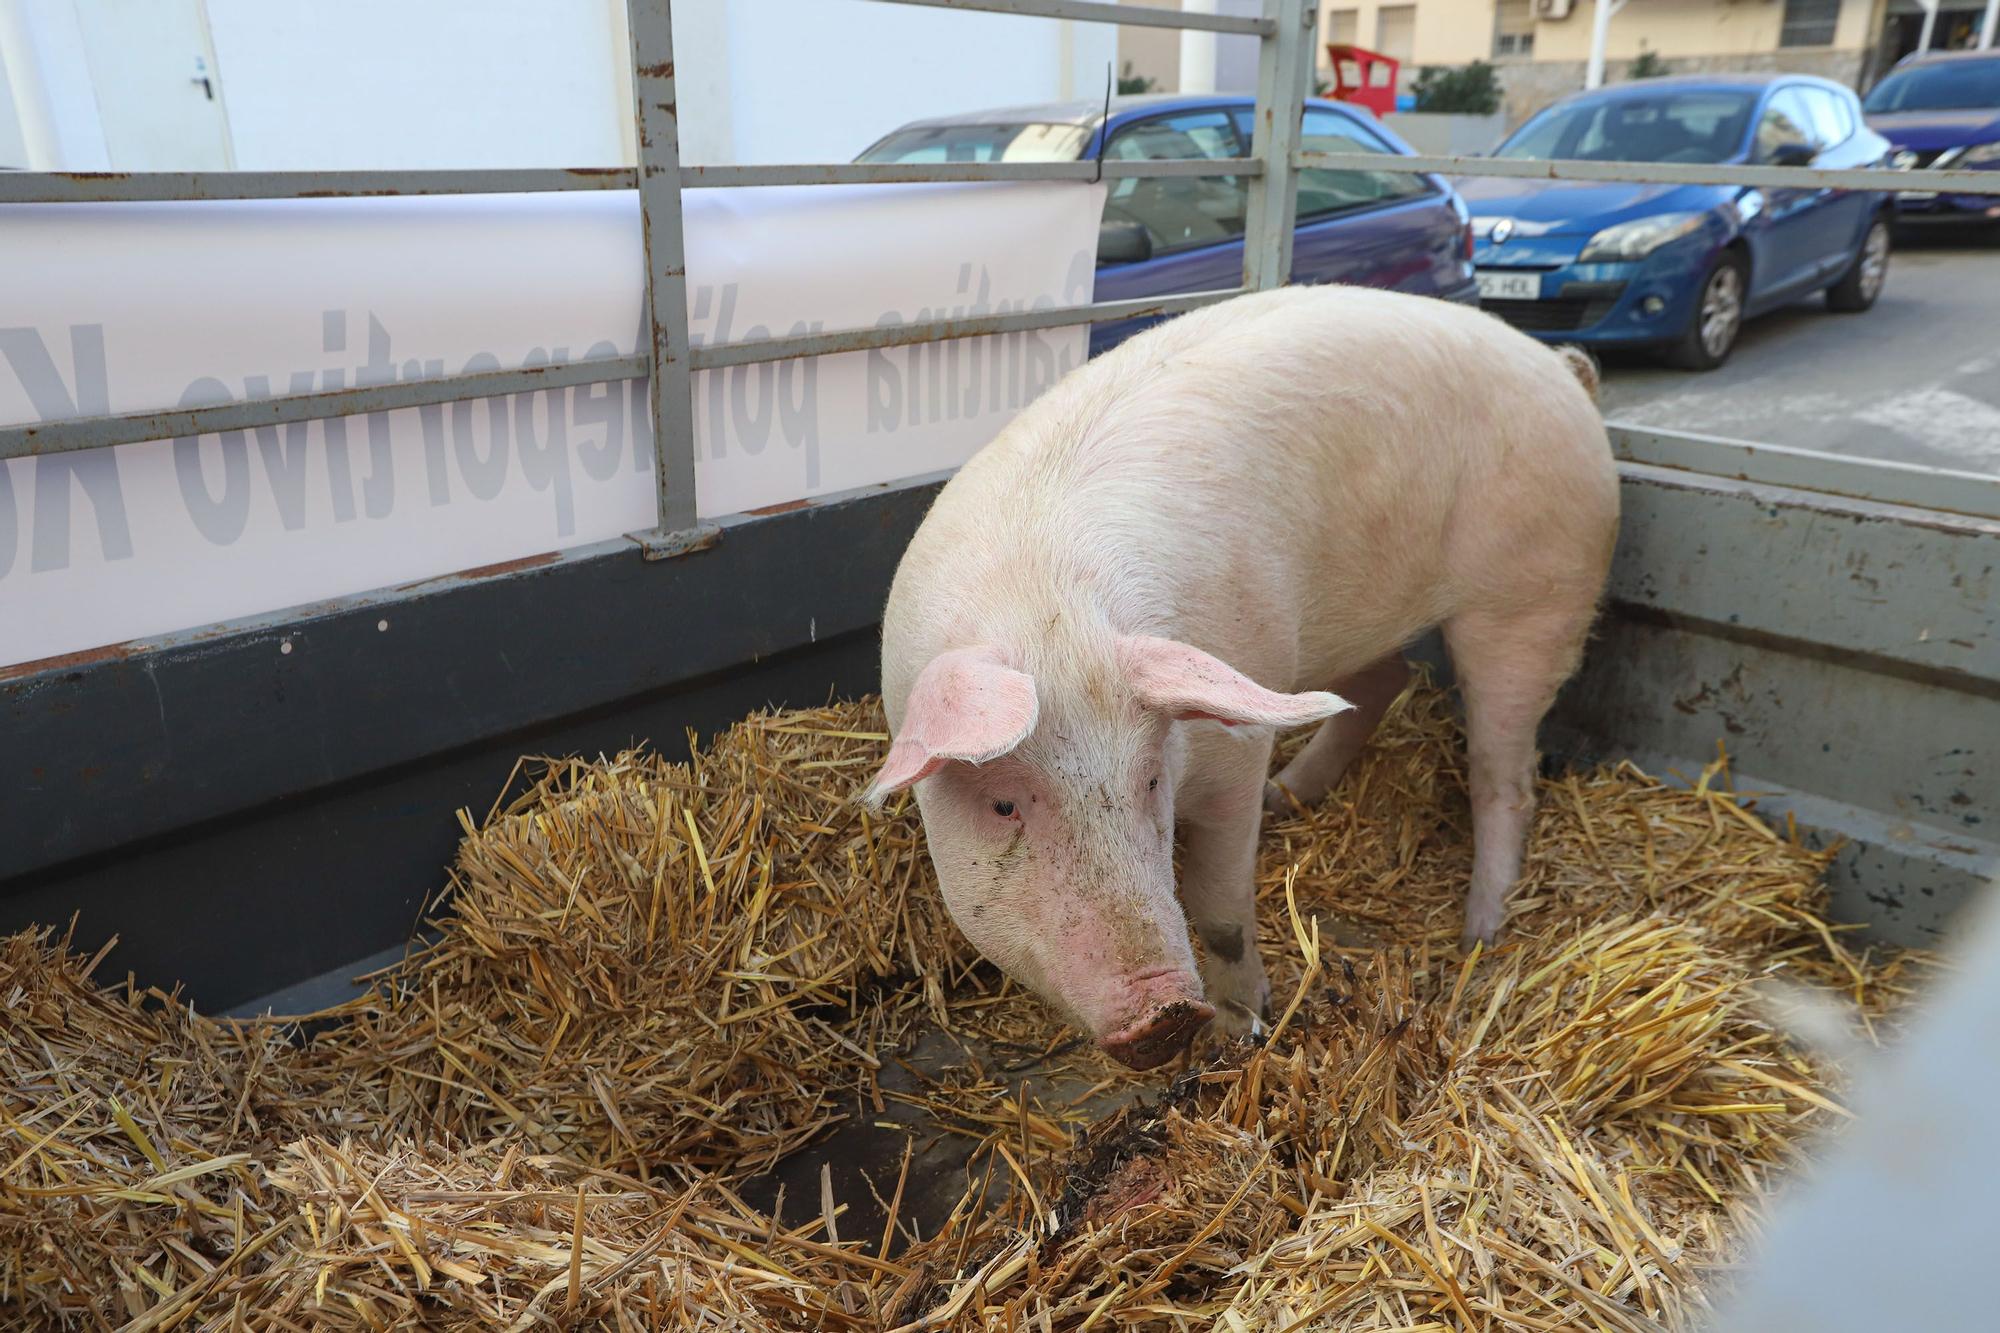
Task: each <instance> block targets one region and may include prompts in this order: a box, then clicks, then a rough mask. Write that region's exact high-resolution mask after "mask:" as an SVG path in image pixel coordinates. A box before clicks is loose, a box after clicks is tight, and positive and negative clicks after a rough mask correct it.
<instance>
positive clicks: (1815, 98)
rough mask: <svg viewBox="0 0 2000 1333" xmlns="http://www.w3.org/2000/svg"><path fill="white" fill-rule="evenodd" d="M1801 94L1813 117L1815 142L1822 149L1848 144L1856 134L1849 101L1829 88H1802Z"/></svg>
mask: <svg viewBox="0 0 2000 1333" xmlns="http://www.w3.org/2000/svg"><path fill="white" fill-rule="evenodd" d="M1799 93H1800V95H1801V96H1802V97H1803V98H1804V99H1805V104H1806V111H1807V113H1808V114H1809V115H1811V116H1812V135H1813V142H1814V143H1816V144H1818V145H1819V146H1820V147H1821V148H1832V147H1833V146H1834V145H1836V144H1843V143H1846V142H1847V140H1848V138H1849V137H1850V136H1851V135H1852V134H1853V133H1854V119H1853V112H1852V111H1851V109H1850V108H1849V107H1848V105H1847V99H1846V98H1845V97H1842V96H1841V95H1840V94H1839V93H1836V92H1834V91H1832V90H1831V89H1827V88H1801V89H1799Z"/></svg>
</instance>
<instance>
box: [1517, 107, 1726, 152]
mask: <svg viewBox="0 0 2000 1333" xmlns="http://www.w3.org/2000/svg"><path fill="white" fill-rule="evenodd" d="M1755 106H1756V98H1755V97H1753V96H1752V95H1751V94H1749V93H1727V92H1717V93H1653V94H1646V95H1639V96H1623V97H1607V98H1600V99H1594V100H1591V101H1586V102H1575V103H1572V104H1570V105H1568V106H1557V107H1550V108H1549V109H1548V110H1547V111H1544V112H1543V113H1542V114H1541V115H1539V116H1537V117H1535V118H1534V119H1533V120H1531V121H1529V122H1528V123H1527V124H1526V125H1523V126H1522V127H1521V128H1520V129H1519V130H1517V131H1515V133H1514V136H1513V137H1512V138H1510V139H1508V140H1507V142H1505V143H1503V144H1501V145H1500V147H1499V149H1498V150H1496V152H1495V153H1494V156H1496V157H1543V158H1582V159H1584V160H1585V161H1597V162H1722V161H1726V160H1727V159H1729V158H1732V157H1734V156H1736V154H1737V153H1738V152H1739V151H1741V149H1742V147H1743V131H1744V130H1745V129H1746V128H1747V127H1748V125H1749V123H1750V113H1751V111H1752V110H1753V109H1754V108H1755Z"/></svg>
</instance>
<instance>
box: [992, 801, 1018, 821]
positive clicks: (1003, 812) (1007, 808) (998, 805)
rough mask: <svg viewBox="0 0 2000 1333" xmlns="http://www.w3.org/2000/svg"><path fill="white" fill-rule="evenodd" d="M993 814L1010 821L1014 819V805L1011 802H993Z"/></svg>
mask: <svg viewBox="0 0 2000 1333" xmlns="http://www.w3.org/2000/svg"><path fill="white" fill-rule="evenodd" d="M993 813H994V814H996V815H998V816H1000V818H1002V819H1012V818H1013V817H1014V803H1013V802H1012V801H995V802H994V803H993Z"/></svg>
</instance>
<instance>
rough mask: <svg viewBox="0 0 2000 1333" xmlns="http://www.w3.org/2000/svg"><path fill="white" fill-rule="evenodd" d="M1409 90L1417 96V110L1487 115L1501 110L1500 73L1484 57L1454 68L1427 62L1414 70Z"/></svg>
mask: <svg viewBox="0 0 2000 1333" xmlns="http://www.w3.org/2000/svg"><path fill="white" fill-rule="evenodd" d="M1410 91H1411V93H1413V94H1415V96H1416V99H1417V110H1419V111H1441V112H1454V113H1457V114H1460V115H1470V116H1490V115H1492V114H1493V113H1494V112H1495V111H1498V110H1499V109H1500V78H1499V75H1498V74H1497V73H1496V72H1495V71H1494V69H1493V66H1491V65H1489V64H1487V63H1486V62H1485V61H1483V60H1475V61H1473V62H1472V63H1471V64H1470V65H1463V66H1460V67H1459V68H1457V69H1452V68H1449V67H1447V66H1443V65H1426V66H1424V67H1423V68H1422V69H1420V70H1418V71H1417V80H1416V82H1415V83H1413V84H1411V85H1410Z"/></svg>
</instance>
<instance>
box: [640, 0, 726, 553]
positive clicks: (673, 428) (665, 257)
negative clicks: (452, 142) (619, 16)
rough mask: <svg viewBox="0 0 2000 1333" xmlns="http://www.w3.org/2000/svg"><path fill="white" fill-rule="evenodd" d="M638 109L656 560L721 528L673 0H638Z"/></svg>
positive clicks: (645, 537) (651, 532)
mask: <svg viewBox="0 0 2000 1333" xmlns="http://www.w3.org/2000/svg"><path fill="white" fill-rule="evenodd" d="M627 12H628V14H629V16H630V27H631V34H632V95H633V100H634V103H635V105H634V107H633V114H634V116H635V117H636V118H637V122H638V123H637V127H636V128H637V131H638V145H639V229H640V232H641V234H642V235H643V236H644V238H645V246H646V268H645V273H646V307H645V308H646V325H645V330H644V331H645V335H646V336H645V345H643V346H642V347H640V349H639V350H640V351H641V352H645V353H647V354H648V364H649V366H650V371H651V373H650V375H649V376H648V383H647V388H646V407H647V412H648V414H649V415H650V416H651V418H652V426H653V462H654V467H653V483H654V487H655V493H656V497H657V503H656V505H655V509H654V513H655V522H654V526H653V527H652V528H650V529H648V530H647V531H645V532H643V533H635V534H633V535H634V536H636V537H637V538H638V540H639V545H640V547H641V549H642V550H643V551H644V552H645V555H646V558H647V559H648V560H662V559H666V558H668V557H670V556H674V555H680V554H684V553H685V552H688V551H693V550H699V549H700V548H701V547H702V546H703V545H705V544H706V543H707V542H708V541H709V540H711V539H712V538H713V537H714V536H715V534H716V529H715V528H714V526H713V525H707V526H704V525H703V524H702V523H701V522H700V519H699V517H698V511H697V509H696V504H695V474H694V450H695V444H694V364H693V359H692V358H691V357H690V355H689V353H690V351H691V350H692V347H693V338H692V336H691V335H690V333H689V330H688V295H687V235H686V230H685V228H684V226H683V219H682V217H681V121H680V94H679V93H678V92H677V91H676V90H675V88H676V85H675V82H674V4H673V0H631V3H630V5H629V6H628V11H627Z"/></svg>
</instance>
